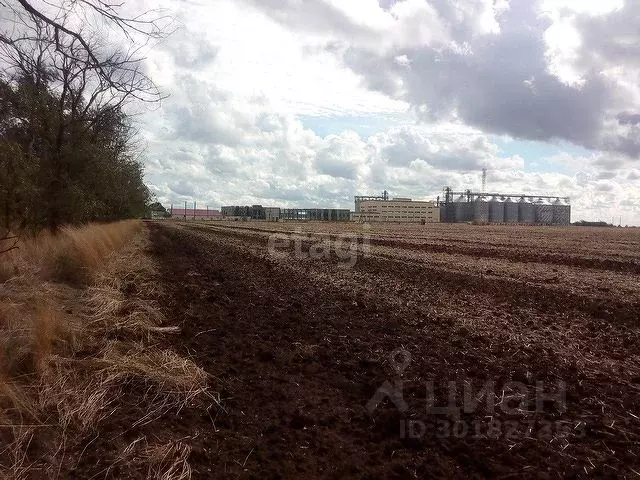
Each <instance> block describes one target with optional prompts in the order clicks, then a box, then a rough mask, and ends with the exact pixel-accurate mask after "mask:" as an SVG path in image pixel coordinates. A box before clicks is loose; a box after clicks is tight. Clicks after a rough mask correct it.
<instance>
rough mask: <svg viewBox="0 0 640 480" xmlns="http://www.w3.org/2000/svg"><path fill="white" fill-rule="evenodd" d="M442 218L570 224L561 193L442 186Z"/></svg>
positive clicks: (569, 214)
mask: <svg viewBox="0 0 640 480" xmlns="http://www.w3.org/2000/svg"><path fill="white" fill-rule="evenodd" d="M445 194H446V195H445V201H444V203H443V204H442V206H441V209H440V212H441V221H443V222H475V223H507V224H537V225H570V224H571V205H569V199H568V198H564V197H555V196H545V195H541V196H538V195H529V194H526V193H525V194H513V193H512V194H504V193H478V192H472V191H471V190H466V191H464V192H454V191H453V190H452V189H451V188H449V187H446V188H445Z"/></svg>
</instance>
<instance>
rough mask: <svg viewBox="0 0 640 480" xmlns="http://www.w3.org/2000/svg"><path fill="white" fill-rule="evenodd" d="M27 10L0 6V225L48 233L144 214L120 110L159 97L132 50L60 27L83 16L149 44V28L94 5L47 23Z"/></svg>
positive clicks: (5, 2)
mask: <svg viewBox="0 0 640 480" xmlns="http://www.w3.org/2000/svg"><path fill="white" fill-rule="evenodd" d="M33 5H34V2H29V1H25V0H0V13H2V12H1V11H2V9H5V10H6V11H8V12H9V13H10V14H13V17H12V22H9V23H11V24H12V28H11V30H10V31H8V30H7V29H5V30H0V62H2V64H3V66H4V68H3V71H2V73H0V107H1V108H0V167H1V168H2V172H0V181H1V183H0V214H1V216H2V218H1V219H0V220H1V222H0V223H1V224H2V225H3V228H4V229H5V230H9V229H16V228H23V227H25V226H29V227H31V228H34V229H37V228H39V227H41V226H48V227H49V228H50V229H51V230H54V231H55V230H57V229H58V228H59V226H60V225H62V224H64V223H75V222H85V221H91V220H111V219H116V218H125V217H131V216H142V215H144V212H145V208H146V205H147V204H148V202H149V199H150V194H149V191H148V189H147V187H146V186H145V185H144V182H143V172H142V166H141V164H140V161H139V156H140V148H139V146H138V144H137V142H136V132H135V130H134V129H133V126H132V124H131V121H130V117H129V116H128V115H127V114H126V113H125V108H126V107H127V105H128V104H129V103H130V102H131V101H137V100H144V101H156V100H158V99H159V98H160V95H159V93H158V90H157V89H156V87H155V85H154V84H153V82H151V80H150V79H149V78H148V77H147V76H146V75H145V74H144V73H143V71H142V69H141V61H142V59H141V58H140V57H139V56H138V52H139V50H138V49H137V48H132V49H130V50H125V51H122V50H119V49H114V48H112V47H107V46H106V43H104V42H102V41H101V40H100V39H99V37H98V36H96V35H91V34H88V33H87V34H86V32H81V31H80V30H77V31H76V30H73V29H71V27H69V25H79V24H80V23H78V15H81V14H82V12H84V13H85V14H86V13H87V11H88V12H93V13H95V14H97V15H98V16H101V17H102V18H103V19H105V20H106V21H107V22H111V24H112V26H114V25H115V26H116V27H117V28H119V29H121V30H122V31H123V32H124V33H125V34H126V35H128V36H130V37H129V38H132V37H131V36H132V35H142V34H146V35H147V36H148V37H154V38H157V37H158V36H159V35H160V32H159V31H158V30H157V29H156V24H155V23H153V22H152V21H148V20H146V19H143V18H144V17H135V18H127V17H125V16H122V15H120V13H119V12H120V9H121V7H122V4H110V3H107V2H103V1H102V0H68V1H65V2H63V3H62V4H61V5H60V7H59V10H57V11H56V15H55V16H51V15H48V14H47V12H45V11H44V9H43V8H36V7H34V6H33ZM46 6H48V9H49V10H51V8H53V7H51V4H49V3H41V5H40V7H46ZM145 29H149V30H147V31H145Z"/></svg>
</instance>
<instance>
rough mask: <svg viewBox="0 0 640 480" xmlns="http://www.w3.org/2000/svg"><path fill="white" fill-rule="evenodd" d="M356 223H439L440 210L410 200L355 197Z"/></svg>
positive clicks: (354, 214)
mask: <svg viewBox="0 0 640 480" xmlns="http://www.w3.org/2000/svg"><path fill="white" fill-rule="evenodd" d="M355 208H356V211H354V212H353V214H352V215H351V219H352V220H354V221H356V222H398V223H400V222H402V223H434V222H439V221H440V208H439V207H438V206H437V205H436V203H435V202H424V201H414V200H412V199H410V198H392V199H391V200H389V199H388V197H387V192H386V191H385V192H384V194H383V197H355Z"/></svg>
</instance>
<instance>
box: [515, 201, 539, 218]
mask: <svg viewBox="0 0 640 480" xmlns="http://www.w3.org/2000/svg"><path fill="white" fill-rule="evenodd" d="M518 221H519V222H520V223H534V222H535V221H536V211H535V208H534V206H533V204H532V203H530V202H529V201H528V200H527V199H526V198H521V199H520V201H519V202H518Z"/></svg>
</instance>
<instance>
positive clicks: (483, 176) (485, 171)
mask: <svg viewBox="0 0 640 480" xmlns="http://www.w3.org/2000/svg"><path fill="white" fill-rule="evenodd" d="M486 188H487V169H486V168H483V169H482V193H484V191H485V189H486Z"/></svg>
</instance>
